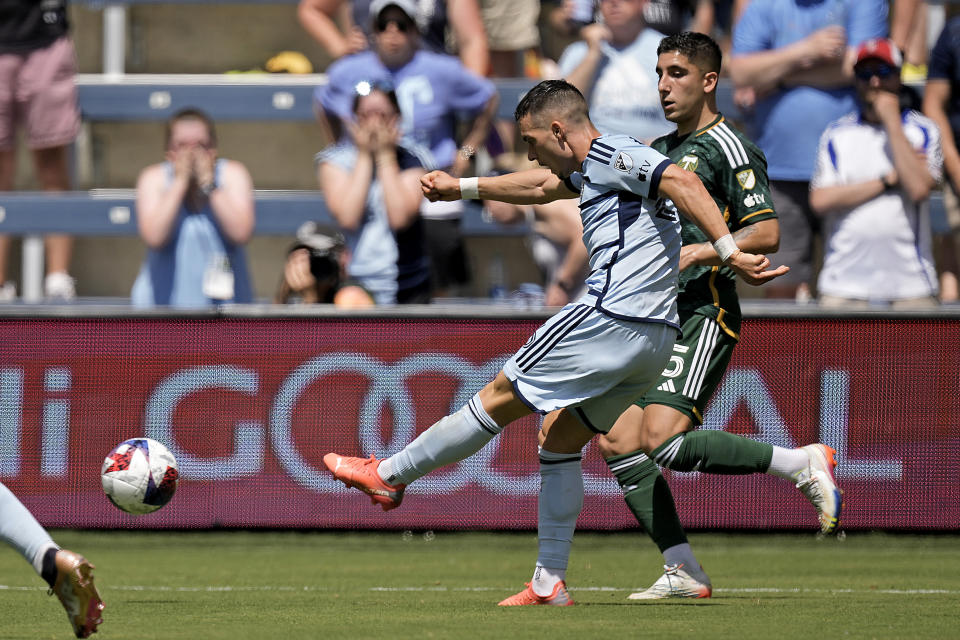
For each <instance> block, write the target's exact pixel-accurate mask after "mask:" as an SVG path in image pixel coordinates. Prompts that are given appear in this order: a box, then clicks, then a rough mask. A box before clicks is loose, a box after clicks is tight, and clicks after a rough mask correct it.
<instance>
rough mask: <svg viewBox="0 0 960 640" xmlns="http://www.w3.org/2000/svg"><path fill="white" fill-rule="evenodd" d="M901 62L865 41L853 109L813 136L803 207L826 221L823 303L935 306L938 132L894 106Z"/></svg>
mask: <svg viewBox="0 0 960 640" xmlns="http://www.w3.org/2000/svg"><path fill="white" fill-rule="evenodd" d="M901 63H902V58H901V56H900V52H899V51H898V50H897V48H896V46H894V45H893V43H892V42H891V41H890V40H887V39H885V38H878V39H874V40H868V41H866V42H865V43H863V44H862V45H861V46H860V47H859V48H858V50H857V58H856V66H855V68H854V74H855V77H856V89H857V101H858V104H859V109H858V111H857V112H854V113H851V114H849V115H847V116H845V117H843V118H841V119H839V120H837V121H835V122H834V123H832V124H831V125H830V126H829V127H828V128H827V130H826V131H824V133H823V135H822V136H821V138H820V148H819V152H818V155H817V165H816V170H815V171H814V175H813V179H812V180H811V183H810V206H811V208H812V209H813V210H814V211H815V212H816V213H817V214H818V215H820V216H823V218H824V221H825V224H826V227H827V234H826V239H825V244H824V258H823V268H822V269H821V270H820V277H819V280H818V281H817V288H818V289H819V292H820V304H821V305H823V306H827V307H839V308H844V309H849V308H854V307H871V306H890V307H893V308H916V307H920V308H927V307H932V306H936V305H937V304H938V301H937V297H936V296H937V292H938V283H937V273H936V268H935V265H934V261H933V249H932V238H931V230H930V202H929V199H930V192H931V190H932V189H933V188H934V187H935V186H936V184H937V183H938V182H939V180H940V179H941V177H942V175H943V153H942V150H941V143H940V132H939V130H938V128H937V126H936V124H935V123H934V122H933V121H932V120H930V119H929V118H928V117H926V116H924V115H923V114H921V113H919V112H918V111H914V110H910V109H902V108H901V103H900V66H901Z"/></svg>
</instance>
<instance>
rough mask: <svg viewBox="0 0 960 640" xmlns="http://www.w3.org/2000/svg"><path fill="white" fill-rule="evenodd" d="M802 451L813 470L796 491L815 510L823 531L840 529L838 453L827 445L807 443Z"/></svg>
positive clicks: (829, 531) (841, 508) (798, 484)
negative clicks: (835, 471)
mask: <svg viewBox="0 0 960 640" xmlns="http://www.w3.org/2000/svg"><path fill="white" fill-rule="evenodd" d="M801 449H802V450H803V451H805V452H806V453H807V457H808V458H810V468H809V469H808V471H807V473H808V476H807V478H805V479H803V480H801V481H800V482H798V483H797V489H799V490H800V492H801V493H802V494H803V495H804V496H806V498H807V500H809V501H810V502H811V503H812V504H813V506H814V507H815V508H816V510H817V515H818V516H819V517H820V532H821V533H823V534H828V533H833V532H834V531H836V530H837V527H838V526H840V512H841V511H842V510H843V491H841V490H840V487H838V486H837V481H836V480H835V479H834V477H833V470H834V468H835V467H836V466H837V459H836V457H835V454H836V453H837V452H836V451H835V450H834V449H832V448H831V447H828V446H827V445H825V444H808V445H807V446H805V447H801Z"/></svg>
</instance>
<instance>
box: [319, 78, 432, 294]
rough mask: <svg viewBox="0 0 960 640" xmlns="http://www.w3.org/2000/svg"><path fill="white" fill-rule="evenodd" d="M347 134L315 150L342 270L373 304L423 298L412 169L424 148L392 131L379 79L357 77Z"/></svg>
mask: <svg viewBox="0 0 960 640" xmlns="http://www.w3.org/2000/svg"><path fill="white" fill-rule="evenodd" d="M357 91H358V94H357V96H356V98H355V100H354V113H355V118H356V119H355V121H352V122H347V123H345V124H346V126H347V127H348V129H349V130H350V134H351V135H350V137H351V139H350V140H344V141H341V142H340V143H338V144H337V145H335V146H332V147H329V148H327V149H325V150H323V151H321V152H320V153H319V154H317V161H318V167H317V178H318V180H319V183H320V188H321V190H322V191H323V197H324V200H325V201H326V204H327V208H328V209H329V210H330V214H331V215H332V216H333V218H334V220H336V221H337V224H338V225H339V226H340V227H341V228H342V229H343V230H344V235H345V236H346V238H347V245H348V246H349V248H350V253H351V258H350V263H349V264H348V266H347V273H348V274H349V276H350V277H351V278H354V279H356V280H357V281H359V282H360V284H361V285H362V286H363V288H364V289H366V290H367V291H369V292H370V293H371V294H372V295H373V298H374V300H375V301H376V303H377V304H381V305H382V304H394V303H398V302H399V303H425V302H428V301H429V298H430V261H429V258H428V257H427V254H426V246H425V244H424V239H423V230H422V226H421V225H422V220H421V218H420V205H421V203H422V202H423V194H422V193H421V191H420V176H422V175H423V174H425V173H426V172H427V168H429V167H430V164H431V163H430V156H429V152H428V151H426V149H424V148H423V147H419V146H418V145H413V144H411V143H407V142H405V141H402V140H401V139H400V134H399V130H398V124H399V114H400V110H399V107H398V106H397V98H396V95H395V94H394V93H393V91H392V90H391V89H390V88H389V87H387V86H385V85H384V86H378V85H373V84H370V83H366V82H364V83H360V84H358V85H357Z"/></svg>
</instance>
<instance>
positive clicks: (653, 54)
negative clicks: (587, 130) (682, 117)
mask: <svg viewBox="0 0 960 640" xmlns="http://www.w3.org/2000/svg"><path fill="white" fill-rule="evenodd" d="M646 4H647V0H602V1H601V2H600V16H601V17H602V21H599V22H595V23H593V24H589V25H587V26H586V27H584V28H583V29H582V30H581V32H580V34H581V37H582V38H583V41H582V42H575V43H573V44H571V45H570V46H569V47H567V49H566V50H565V51H564V52H563V55H562V56H561V57H560V61H559V65H560V73H561V74H562V75H563V77H564V79H565V80H566V81H567V82H569V83H570V84H572V85H574V86H575V87H577V89H579V90H580V92H581V93H583V95H584V96H586V98H587V101H588V103H589V105H590V118H591V119H592V120H593V122H594V124H595V125H596V127H597V128H598V129H599V130H600V131H603V132H605V133H625V134H628V135H631V136H633V137H634V138H636V139H637V140H640V141H641V142H649V141H651V140H653V139H654V138H657V137H659V136H661V135H664V134H665V133H668V132H670V131H672V130H673V129H674V125H673V124H671V123H669V122H667V119H666V118H664V117H663V110H662V109H661V108H660V94H659V93H658V91H657V74H656V71H655V69H656V67H657V45H659V44H660V40H661V39H662V38H663V34H662V33H660V32H658V31H654V30H653V29H650V28H649V27H647V24H646V22H645V21H644V18H643V10H644V7H645V6H646Z"/></svg>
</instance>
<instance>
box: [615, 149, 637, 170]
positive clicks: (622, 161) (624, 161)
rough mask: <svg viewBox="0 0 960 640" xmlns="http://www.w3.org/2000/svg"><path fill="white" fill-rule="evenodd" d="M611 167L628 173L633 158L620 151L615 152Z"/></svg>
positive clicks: (631, 166) (631, 167)
mask: <svg viewBox="0 0 960 640" xmlns="http://www.w3.org/2000/svg"><path fill="white" fill-rule="evenodd" d="M613 168H614V169H616V170H617V171H623V172H624V173H630V170H631V169H633V158H631V157H630V156H629V155H627V154H626V153H624V152H622V151H621V152H620V153H618V154H617V159H616V160H614V161H613Z"/></svg>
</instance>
